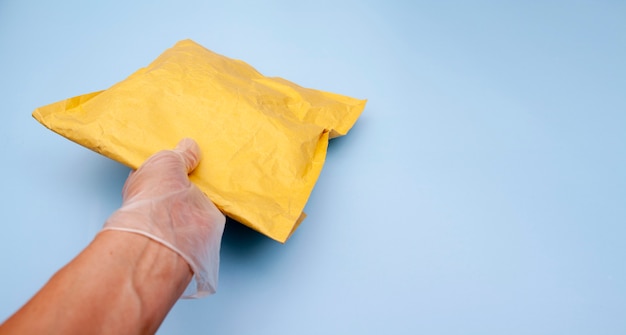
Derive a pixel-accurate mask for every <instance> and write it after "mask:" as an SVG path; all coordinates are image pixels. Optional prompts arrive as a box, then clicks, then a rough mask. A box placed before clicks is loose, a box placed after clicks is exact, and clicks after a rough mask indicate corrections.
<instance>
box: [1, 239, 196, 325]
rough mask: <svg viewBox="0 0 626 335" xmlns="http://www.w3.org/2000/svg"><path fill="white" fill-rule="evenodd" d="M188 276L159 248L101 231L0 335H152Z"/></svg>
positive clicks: (174, 256) (176, 260) (176, 259)
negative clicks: (86, 334) (45, 334)
mask: <svg viewBox="0 0 626 335" xmlns="http://www.w3.org/2000/svg"><path fill="white" fill-rule="evenodd" d="M191 276H192V273H191V270H190V268H189V266H188V264H187V263H186V262H185V261H184V260H183V258H182V257H180V256H179V255H178V254H176V253H175V252H174V251H172V250H171V249H169V248H167V247H165V246H163V245H161V244H160V243H158V242H155V241H153V240H151V239H149V238H147V237H144V236H142V235H138V234H133V233H127V232H119V231H103V232H101V233H100V234H98V235H97V236H96V238H95V239H94V241H93V242H92V243H91V244H90V245H89V246H88V247H87V248H86V249H85V250H84V251H83V252H82V253H81V254H80V255H78V256H77V257H76V258H75V259H74V260H72V261H71V262H70V263H69V264H68V265H67V266H65V267H64V268H63V269H61V270H60V271H59V272H58V273H57V274H55V275H54V276H53V277H52V278H51V279H50V281H49V282H48V283H47V284H46V285H45V286H44V287H43V288H42V289H41V291H39V292H38V293H37V294H36V295H35V296H34V297H33V298H32V299H31V300H30V301H29V302H28V303H27V304H26V305H25V306H24V307H22V309H20V310H19V311H18V312H17V313H16V314H15V315H14V316H13V317H11V318H10V319H9V320H7V321H6V322H5V324H4V325H2V326H0V334H5V333H6V334H8V333H16V334H29V333H32V334H35V333H37V334H42V333H47V334H53V333H57V334H84V333H90V334H145V333H154V332H155V331H156V329H157V328H158V326H159V325H160V324H161V322H162V321H163V319H164V318H165V316H166V315H167V312H168V311H169V310H170V308H171V307H172V306H173V305H174V303H175V302H176V300H177V299H178V298H179V297H180V295H181V294H182V292H183V291H184V290H185V288H186V286H187V284H188V283H189V281H190V280H191Z"/></svg>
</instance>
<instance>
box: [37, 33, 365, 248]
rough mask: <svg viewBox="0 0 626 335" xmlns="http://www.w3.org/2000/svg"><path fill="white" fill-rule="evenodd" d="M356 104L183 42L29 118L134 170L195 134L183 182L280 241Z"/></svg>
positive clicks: (353, 118) (299, 217)
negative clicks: (191, 166) (104, 85)
mask: <svg viewBox="0 0 626 335" xmlns="http://www.w3.org/2000/svg"><path fill="white" fill-rule="evenodd" d="M364 107H365V100H358V99H354V98H350V97H346V96H343V95H338V94H333V93H329V92H324V91H319V90H313V89H307V88H303V87H300V86H298V85H296V84H294V83H291V82H289V81H287V80H284V79H281V78H269V77H265V76H263V75H262V74H260V73H259V72H257V71H256V70H255V69H254V68H252V67H251V66H250V65H248V64H246V63H244V62H242V61H239V60H234V59H230V58H228V57H225V56H222V55H218V54H216V53H213V52H211V51H209V50H207V49H205V48H204V47H202V46H200V45H198V44H196V43H195V42H193V41H191V40H184V41H181V42H178V43H177V44H176V45H175V46H174V47H172V48H171V49H168V50H166V51H165V52H164V53H163V54H161V55H160V56H159V57H158V58H157V59H156V60H154V61H153V62H152V63H151V64H150V65H149V66H147V67H145V68H142V69H140V70H138V71H137V72H135V73H134V74H132V75H131V76H129V77H128V78H126V79H125V80H123V81H121V82H119V83H117V84H115V85H113V86H112V87H110V88H109V89H106V90H103V91H100V92H95V93H90V94H85V95H81V96H78V97H74V98H70V99H67V100H64V101H60V102H57V103H53V104H51V105H47V106H44V107H40V108H38V109H36V110H35V111H34V112H33V116H34V117H35V119H37V120H38V121H39V122H41V123H42V124H43V125H45V126H46V127H48V128H50V129H51V130H53V131H55V132H57V133H59V134H60V135H62V136H65V137H66V138H68V139H70V140H72V141H74V142H76V143H78V144H81V145H83V146H85V147H87V148H89V149H92V150H94V151H96V152H98V153H101V154H103V155H105V156H107V157H109V158H112V159H114V160H116V161H118V162H121V163H122V164H125V165H127V166H129V167H131V168H133V169H136V168H138V167H139V166H140V165H141V164H142V163H143V162H144V161H145V160H146V159H147V158H148V157H149V156H150V155H152V154H154V153H155V152H157V151H159V150H162V149H169V148H173V147H174V146H175V145H176V143H177V142H178V141H179V140H180V139H182V138H184V137H191V138H193V139H195V140H196V141H197V142H198V144H199V145H200V148H201V150H202V154H203V157H204V158H203V159H202V161H201V162H200V165H199V166H198V167H197V169H196V170H195V171H194V172H193V173H192V174H191V176H190V178H191V180H192V181H193V182H194V183H195V184H196V185H198V187H200V189H201V190H202V191H204V192H205V193H206V194H207V195H208V196H209V198H211V200H213V202H215V204H216V205H217V207H219V208H220V210H222V211H223V212H224V213H225V214H226V215H228V216H230V217H231V218H233V219H235V220H237V221H239V222H241V223H243V224H245V225H247V226H249V227H250V228H252V229H254V230H257V231H259V232H260V233H262V234H265V235H267V236H269V237H271V238H273V239H275V240H277V241H279V242H285V241H286V240H287V238H288V237H289V236H290V235H291V234H292V233H293V231H294V230H295V229H296V227H297V226H298V225H299V223H300V222H301V220H302V219H303V218H304V213H303V209H304V206H305V204H306V202H307V200H308V198H309V195H310V194H311V191H312V190H313V186H314V185H315V182H316V181H317V178H318V176H319V174H320V171H321V169H322V166H323V164H324V160H325V158H326V149H327V145H328V140H329V138H332V137H336V136H341V135H345V134H346V133H347V132H348V130H349V129H350V128H351V127H352V125H353V124H354V123H355V122H356V120H357V118H358V117H359V115H360V114H361V112H362V110H363V108H364Z"/></svg>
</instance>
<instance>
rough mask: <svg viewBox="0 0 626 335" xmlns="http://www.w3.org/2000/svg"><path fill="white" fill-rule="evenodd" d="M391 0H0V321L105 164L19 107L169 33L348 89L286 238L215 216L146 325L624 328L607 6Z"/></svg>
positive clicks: (625, 76)
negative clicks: (211, 278) (357, 106)
mask: <svg viewBox="0 0 626 335" xmlns="http://www.w3.org/2000/svg"><path fill="white" fill-rule="evenodd" d="M87 3H89V4H87ZM392 3H393V2H392V1H379V2H373V1H352V2H339V3H336V1H330V0H323V1H317V2H301V3H298V2H292V1H269V2H266V3H265V4H261V3H260V2H253V1H250V2H241V1H229V2H226V1H221V2H213V1H196V2H194V1H182V0H176V1H173V0H172V1H139V2H135V3H134V4H131V2H128V1H106V2H100V3H92V2H85V1H60V2H47V1H39V2H34V1H1V2H0V48H1V51H0V73H1V74H2V79H1V80H0V89H1V92H2V105H1V110H2V123H1V124H0V150H1V153H2V156H3V160H2V162H3V163H2V164H0V175H1V176H2V185H3V187H2V189H3V190H4V196H3V197H2V201H1V202H0V213H2V219H3V220H2V221H3V223H2V227H3V229H2V232H1V233H0V268H1V269H2V276H0V319H5V318H6V317H8V316H9V315H10V314H11V313H13V312H14V311H15V310H16V309H17V308H19V307H20V306H21V305H22V304H23V303H24V302H25V301H26V300H27V299H28V298H29V297H30V296H31V295H32V294H33V293H34V292H36V290H37V289H39V288H40V287H41V286H42V285H43V284H44V283H45V282H46V281H47V279H48V278H49V277H50V276H51V275H52V274H53V273H54V272H55V271H56V270H57V269H59V268H60V267H61V266H62V265H64V264H65V263H67V262H68V261H69V260H70V259H71V258H72V257H73V256H74V255H76V254H77V253H78V252H79V251H80V250H81V249H82V248H83V247H84V246H85V245H86V244H87V243H89V241H90V240H91V239H92V238H93V236H94V235H95V234H96V233H97V231H98V229H99V228H100V226H101V225H102V223H103V222H104V221H105V220H106V218H107V217H108V216H109V215H110V213H111V212H113V211H114V210H115V209H116V208H117V206H119V204H120V202H121V200H120V195H119V194H120V190H121V187H122V184H123V182H124V180H125V178H126V175H127V174H128V169H127V168H125V167H123V166H121V165H119V164H117V163H115V162H112V161H110V160H108V159H106V158H104V157H101V156H99V155H97V154H95V153H93V152H91V151H88V150H86V149H84V148H82V147H80V146H78V145H76V144H74V143H72V142H70V141H67V140H65V139H64V138H62V137H60V136H58V135H56V134H54V133H52V132H51V131H49V130H47V129H46V128H44V127H43V126H41V125H39V124H38V123H37V122H36V121H35V120H34V119H32V118H31V116H30V114H31V112H32V111H33V109H35V108H36V107H38V106H41V105H45V104H48V103H51V102H55V101H58V100H61V99H64V98H67V97H71V96H75V95H78V94H82V93H87V92H91V91H95V90H100V89H104V88H107V87H109V86H110V85H112V84H114V83H116V82H118V81H120V80H122V79H123V78H125V77H126V76H127V75H129V74H130V73H132V72H133V71H135V70H136V69H138V68H140V67H142V66H145V65H147V64H148V63H149V62H150V61H151V60H152V59H154V58H156V57H157V56H158V55H159V54H160V53H161V52H162V51H163V50H165V49H166V48H168V47H170V46H172V45H173V44H174V43H175V42H176V41H178V40H181V39H184V38H192V39H194V40H195V41H197V42H198V43H200V44H202V45H204V46H206V47H207V48H209V49H212V50H213V51H215V52H218V53H221V54H224V55H226V56H230V57H233V58H239V59H243V60H245V61H246V62H248V63H250V64H251V65H253V66H255V67H256V68H257V69H258V70H259V71H261V72H262V73H264V74H266V75H270V76H281V77H284V78H287V79H289V80H292V81H294V82H296V83H299V84H301V85H303V86H307V87H313V88H318V89H323V90H328V91H333V92H337V93H342V94H346V95H351V96H354V97H357V98H367V99H368V100H369V102H368V105H367V107H366V110H365V111H364V113H363V115H362V117H361V118H360V120H359V121H358V122H357V124H356V125H355V127H354V128H353V129H352V131H351V132H350V133H349V134H348V136H346V137H343V138H339V139H336V140H333V141H332V142H331V145H330V148H329V154H328V158H327V163H326V165H325V167H324V170H323V172H322V175H321V176H320V179H319V182H318V184H317V185H316V188H315V190H314V192H313V194H312V196H311V199H310V201H309V203H308V205H307V208H306V212H307V213H308V214H309V217H308V218H307V220H305V221H304V223H303V224H302V226H301V227H300V228H299V230H298V231H297V232H296V233H295V235H294V236H293V237H292V238H291V239H290V240H289V241H288V243H287V244H285V245H280V244H278V243H276V242H273V241H271V240H269V239H267V238H265V237H263V236H260V235H258V234H256V233H254V232H251V231H249V230H247V229H246V228H242V227H239V226H233V225H229V226H228V227H227V229H226V233H225V236H224V243H223V248H222V268H221V277H220V287H219V290H218V293H217V294H216V295H215V296H212V297H209V298H206V299H202V300H197V301H179V302H178V303H177V305H176V306H175V307H174V309H173V310H172V311H171V313H170V315H169V316H168V318H167V319H166V320H165V322H164V323H163V325H162V327H161V329H160V331H159V334H420V333H424V334H625V333H626V317H625V316H626V265H625V263H624V258H625V256H626V243H625V240H626V225H625V224H626V94H625V93H626V62H625V61H624V60H625V59H626V5H625V4H624V3H623V2H619V1H588V2H586V1H560V2H559V1H541V2H540V1H535V2H533V1H519V2H507V3H506V4H505V3H502V2H500V1H493V2H483V1H478V2H472V3H471V4H470V3H469V2H464V1H459V2H453V1H450V2H418V1H414V2H411V4H409V1H406V2H403V4H392Z"/></svg>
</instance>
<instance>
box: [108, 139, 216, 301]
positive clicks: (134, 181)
mask: <svg viewBox="0 0 626 335" xmlns="http://www.w3.org/2000/svg"><path fill="white" fill-rule="evenodd" d="M199 161H200V148H199V147H198V144H197V143H196V142H195V141H194V140H192V139H183V140H182V141H180V143H178V145H177V146H176V148H175V149H174V150H165V151H161V152H158V153H156V154H154V155H153V156H152V157H150V158H148V160H147V161H146V162H145V163H143V165H142V166H141V167H140V168H139V169H137V170H136V171H134V172H132V173H131V174H130V175H129V177H128V179H127V180H126V183H125V184H124V188H123V189H122V199H123V201H122V207H121V208H120V209H118V210H117V211H116V212H114V213H113V214H112V215H111V217H109V219H108V220H107V222H106V223H105V224H104V227H103V230H121V231H128V232H133V233H137V234H141V235H144V236H147V237H149V238H151V239H153V240H155V241H158V242H160V243H162V244H163V245H165V246H167V247H169V248H170V249H172V250H174V251H175V252H176V253H178V254H179V255H180V256H181V257H183V258H184V259H185V260H186V261H187V263H189V266H190V267H191V269H192V270H193V272H194V277H193V279H194V281H195V287H193V286H191V289H192V292H190V294H187V292H186V293H185V295H183V298H199V297H202V296H206V295H209V294H213V293H215V290H216V288H217V277H218V270H219V252H220V243H221V238H222V233H223V231H224V224H225V221H226V219H225V217H224V215H223V214H222V213H221V212H220V211H219V210H218V209H217V207H215V205H214V204H213V203H212V202H211V200H209V198H208V197H207V196H206V195H205V194H204V193H203V192H202V191H200V189H198V187H196V185H194V184H193V183H191V182H190V181H189V177H188V174H189V173H190V172H191V171H193V169H195V168H196V166H197V165H198V163H199ZM188 291H189V289H188Z"/></svg>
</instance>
